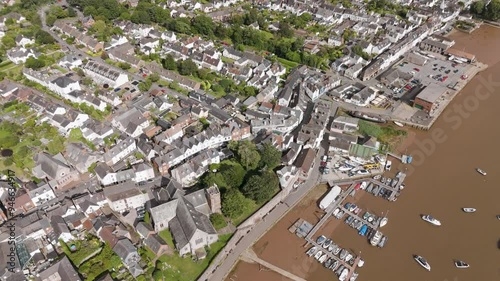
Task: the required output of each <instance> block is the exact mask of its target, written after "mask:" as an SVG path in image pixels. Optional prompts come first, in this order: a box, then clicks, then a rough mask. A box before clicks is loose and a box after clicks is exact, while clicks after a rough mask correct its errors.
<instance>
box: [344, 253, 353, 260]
mask: <svg viewBox="0 0 500 281" xmlns="http://www.w3.org/2000/svg"><path fill="white" fill-rule="evenodd" d="M352 258H353V256H352V255H351V254H348V255H347V257H345V261H350V260H352Z"/></svg>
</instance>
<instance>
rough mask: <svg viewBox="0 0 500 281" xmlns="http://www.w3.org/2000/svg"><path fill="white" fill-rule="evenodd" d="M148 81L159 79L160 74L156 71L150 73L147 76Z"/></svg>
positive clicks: (154, 81)
mask: <svg viewBox="0 0 500 281" xmlns="http://www.w3.org/2000/svg"><path fill="white" fill-rule="evenodd" d="M147 79H149V81H151V82H153V83H156V82H158V81H159V80H160V75H158V73H152V74H150V75H149V76H148V78H147Z"/></svg>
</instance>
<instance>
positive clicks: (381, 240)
mask: <svg viewBox="0 0 500 281" xmlns="http://www.w3.org/2000/svg"><path fill="white" fill-rule="evenodd" d="M387 239H388V238H387V236H384V237H382V239H380V242H378V244H377V247H379V248H383V247H384V246H385V243H387Z"/></svg>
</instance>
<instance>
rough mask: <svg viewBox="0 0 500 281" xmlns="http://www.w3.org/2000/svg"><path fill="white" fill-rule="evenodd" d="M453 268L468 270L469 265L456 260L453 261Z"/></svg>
mask: <svg viewBox="0 0 500 281" xmlns="http://www.w3.org/2000/svg"><path fill="white" fill-rule="evenodd" d="M455 266H456V267H457V268H469V264H468V263H466V262H464V261H459V260H456V261H455Z"/></svg>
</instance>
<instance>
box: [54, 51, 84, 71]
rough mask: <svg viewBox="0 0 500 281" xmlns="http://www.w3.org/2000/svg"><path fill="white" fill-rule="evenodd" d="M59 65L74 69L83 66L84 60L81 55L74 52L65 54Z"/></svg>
mask: <svg viewBox="0 0 500 281" xmlns="http://www.w3.org/2000/svg"><path fill="white" fill-rule="evenodd" d="M58 64H59V66H61V67H64V68H67V69H73V68H77V67H80V66H82V64H83V62H82V59H81V57H79V56H75V55H73V54H68V55H66V56H64V57H63V58H62V59H61V60H60V61H59V63H58Z"/></svg>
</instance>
